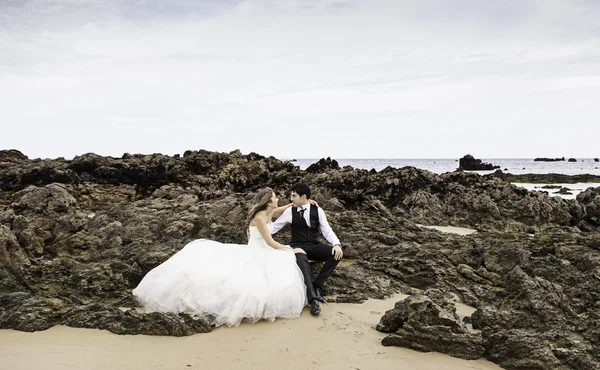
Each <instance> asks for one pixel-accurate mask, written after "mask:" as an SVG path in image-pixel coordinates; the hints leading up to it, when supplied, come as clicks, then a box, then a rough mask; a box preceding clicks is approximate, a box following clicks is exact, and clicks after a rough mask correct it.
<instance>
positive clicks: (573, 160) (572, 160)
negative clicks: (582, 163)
mask: <svg viewBox="0 0 600 370" xmlns="http://www.w3.org/2000/svg"><path fill="white" fill-rule="evenodd" d="M569 162H577V159H575V158H569Z"/></svg>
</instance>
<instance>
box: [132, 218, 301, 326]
mask: <svg viewBox="0 0 600 370" xmlns="http://www.w3.org/2000/svg"><path fill="white" fill-rule="evenodd" d="M272 227H273V226H272V224H269V228H270V229H271V228H272ZM133 296H134V298H135V299H136V301H137V302H138V303H139V304H140V305H141V306H142V307H143V309H144V310H145V311H146V312H156V311H158V312H173V313H179V312H187V313H190V314H193V315H197V316H202V317H204V318H206V319H207V320H208V321H209V322H210V323H211V324H213V325H215V326H220V325H227V326H237V325H239V324H240V322H241V321H242V320H244V321H248V322H256V321H258V320H261V319H264V320H268V321H273V320H275V318H277V317H280V318H297V317H299V316H300V313H301V312H302V309H303V307H304V306H305V305H306V286H305V285H304V278H303V276H302V272H301V271H300V268H299V267H298V265H297V264H296V257H295V255H294V252H293V251H291V250H276V249H273V248H271V247H269V246H268V245H267V243H266V242H265V240H264V239H263V238H262V236H261V235H260V232H259V231H258V228H256V227H255V226H250V240H249V241H248V245H242V244H225V243H219V242H216V241H213V240H206V239H199V240H194V241H192V242H190V243H188V244H187V245H186V246H185V247H183V249H181V250H180V251H179V252H177V253H176V254H174V255H173V256H172V257H171V258H169V259H168V260H167V261H165V262H163V263H162V264H161V265H159V266H157V267H155V268H154V269H152V270H151V271H150V272H148V274H147V275H146V276H145V277H144V278H143V279H142V281H141V282H140V284H139V285H138V286H137V288H135V289H134V290H133Z"/></svg>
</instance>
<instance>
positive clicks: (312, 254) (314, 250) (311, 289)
mask: <svg viewBox="0 0 600 370" xmlns="http://www.w3.org/2000/svg"><path fill="white" fill-rule="evenodd" d="M291 247H292V248H301V249H303V250H304V251H305V252H306V254H302V253H296V262H297V263H298V267H300V271H302V274H303V275H304V284H305V285H306V298H307V299H308V302H309V303H311V302H312V301H313V300H314V299H315V297H316V293H315V289H316V288H319V289H320V290H323V287H324V286H325V282H326V281H327V278H328V277H329V275H331V273H332V272H333V270H334V269H335V267H336V266H337V265H338V263H339V262H340V261H336V260H335V259H334V258H333V254H331V251H332V250H333V247H331V246H329V245H326V244H323V243H308V244H294V245H292V246H291ZM309 260H312V261H320V262H325V264H324V265H323V267H322V268H321V272H319V275H318V276H317V278H316V279H315V281H314V282H313V281H312V271H311V268H310V264H309V262H308V261H309Z"/></svg>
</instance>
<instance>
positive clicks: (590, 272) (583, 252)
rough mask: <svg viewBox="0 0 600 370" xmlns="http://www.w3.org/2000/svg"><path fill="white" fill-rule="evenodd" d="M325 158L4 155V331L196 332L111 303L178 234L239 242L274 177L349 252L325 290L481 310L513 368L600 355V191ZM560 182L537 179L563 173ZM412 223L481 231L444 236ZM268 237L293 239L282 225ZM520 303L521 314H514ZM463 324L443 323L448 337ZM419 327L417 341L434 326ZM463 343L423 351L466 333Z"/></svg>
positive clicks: (575, 362)
mask: <svg viewBox="0 0 600 370" xmlns="http://www.w3.org/2000/svg"><path fill="white" fill-rule="evenodd" d="M324 162H325V164H326V165H325V166H322V167H321V168H320V169H318V170H316V171H315V172H307V171H302V170H300V169H299V168H298V167H295V166H294V165H293V164H291V163H289V162H282V161H279V160H277V159H275V158H273V157H263V156H260V155H258V154H256V153H251V154H248V155H243V154H241V153H240V152H239V151H234V152H232V153H213V152H207V151H202V150H200V151H187V152H185V153H184V154H183V155H182V156H173V157H170V156H165V155H161V154H155V155H140V154H126V155H123V157H122V158H111V157H101V156H96V155H94V154H86V155H83V156H80V157H77V158H76V159H74V160H73V161H66V160H64V159H56V160H29V159H22V160H20V161H17V162H6V161H5V162H2V163H0V188H1V189H2V191H0V307H2V311H0V327H10V328H16V329H19V330H29V331H31V330H42V329H43V328H47V327H50V326H52V325H55V324H59V323H63V324H68V325H73V326H82V327H101V328H105V329H108V330H113V331H115V332H120V333H128V332H130V331H129V330H133V329H131V328H133V327H134V326H135V325H137V326H139V328H140V329H139V330H140V331H139V332H143V333H147V334H168V335H187V334H188V333H193V332H201V331H202V330H204V329H203V326H202V324H201V323H198V322H196V321H190V320H193V318H190V317H187V316H184V317H180V316H169V315H167V316H160V317H154V316H152V315H149V316H144V315H142V316H139V317H138V316H136V315H141V314H138V313H137V312H135V311H131V310H129V311H126V312H122V311H120V310H119V311H118V312H117V311H116V310H118V307H134V306H135V302H134V301H133V299H132V296H131V290H132V289H133V288H134V287H135V286H136V285H137V284H138V283H139V281H140V280H141V279H142V278H143V276H144V275H145V274H146V273H147V272H148V271H150V270H151V269H152V268H154V267H155V266H157V265H159V264H160V263H162V262H164V261H165V260H166V259H168V258H169V257H170V256H172V255H173V254H174V253H176V252H177V251H178V250H180V249H181V248H182V247H183V246H184V245H185V244H186V243H187V242H189V241H191V240H193V239H198V238H208V239H213V240H218V241H221V242H231V243H245V242H246V238H247V236H246V228H247V220H246V216H247V211H248V206H249V204H250V202H251V201H252V198H253V196H254V194H255V192H256V190H257V189H259V188H261V187H263V186H271V187H273V188H274V189H275V191H276V192H277V194H278V196H279V197H280V198H281V199H285V198H286V197H287V196H288V195H289V189H290V188H291V187H292V185H293V184H294V183H296V182H298V181H300V180H303V181H307V182H308V183H309V184H310V185H311V188H312V192H313V196H312V197H313V198H314V199H315V200H317V201H318V202H319V204H320V205H321V206H323V207H324V209H325V210H326V211H327V215H328V220H329V222H330V223H331V224H332V226H333V228H334V230H335V231H336V233H337V234H338V236H339V237H340V239H341V240H342V243H343V244H344V245H345V246H346V250H345V258H346V261H345V262H344V263H342V264H340V266H339V267H338V268H337V269H336V271H335V273H334V274H333V275H332V277H331V278H330V280H329V283H328V286H327V287H326V289H327V293H328V294H331V295H332V296H333V297H337V298H336V299H337V301H339V302H361V301H363V300H365V299H367V298H383V297H385V296H387V295H390V294H392V293H394V292H398V291H402V292H411V293H415V292H416V291H418V290H419V289H422V290H427V289H439V290H440V291H443V292H445V293H449V292H452V293H454V294H455V295H456V296H458V297H459V298H460V300H461V301H462V302H464V303H466V304H469V305H471V306H473V307H477V308H478V310H479V313H478V314H477V315H475V316H474V317H473V319H472V321H473V324H474V325H478V327H481V328H482V331H483V332H482V334H480V337H481V338H483V340H482V341H481V344H480V345H481V346H483V347H484V348H485V353H484V356H485V357H487V358H490V359H493V360H494V361H496V362H498V363H501V364H506V366H507V367H509V368H515V369H516V368H520V369H526V368H528V366H529V368H535V366H537V367H538V368H540V367H543V366H550V367H555V368H564V369H569V368H573V369H580V368H590V367H589V365H590V364H592V365H593V364H594V363H597V362H598V361H599V358H598V355H597V354H598V353H599V352H600V341H599V340H598V335H600V332H599V329H598V328H599V327H600V284H598V280H599V279H600V265H599V264H600V237H598V235H599V234H598V232H599V230H600V224H599V223H598V221H599V217H600V214H599V213H600V212H599V210H600V204H599V203H598V202H599V199H600V197H599V195H600V189H599V188H592V189H587V190H586V191H584V192H582V193H581V194H579V196H578V197H577V198H576V199H571V200H566V199H562V198H559V197H550V196H549V195H547V194H541V193H539V192H529V191H527V190H526V189H523V188H519V187H516V186H514V185H512V184H511V183H510V182H508V181H512V180H510V179H511V177H510V174H496V175H486V176H480V175H478V174H477V173H472V172H460V173H459V172H452V173H446V174H442V175H436V174H434V173H431V172H429V171H425V170H419V169H417V168H414V167H405V168H400V169H395V168H391V167H388V168H386V169H384V170H382V171H379V172H377V171H374V170H371V171H367V170H359V169H353V168H351V167H344V168H339V167H336V166H335V165H334V164H333V160H332V161H331V162H327V160H324ZM573 178H575V177H573ZM565 179H566V180H567V181H564V179H561V181H548V180H547V179H546V181H543V182H546V183H558V182H571V181H569V179H570V178H569V177H566V178H565ZM577 179H578V181H580V180H579V178H577ZM523 182H528V181H523ZM417 223H419V224H425V225H432V224H437V225H453V226H462V227H471V228H475V229H477V230H478V233H475V234H472V235H469V236H458V235H452V234H442V233H440V232H437V231H433V230H429V229H425V228H421V227H419V226H418V225H417ZM276 239H277V240H280V241H287V240H289V230H287V229H285V230H283V231H282V232H280V233H278V234H277V235H276ZM315 267H316V268H317V267H318V266H315ZM517 269H520V270H521V271H522V272H523V274H525V275H523V274H520V273H517V271H518V270H517ZM525 276H527V278H526V277H525ZM520 281H521V283H519V282H520ZM530 282H533V283H530ZM543 289H545V290H543ZM544 294H546V295H547V297H543V295H544ZM430 295H431V294H430ZM538 296H539V297H541V298H540V299H541V300H540V301H539V302H538V301H536V300H537V298H535V299H534V298H531V297H538ZM527 297H530V298H527ZM551 297H552V298H551ZM429 299H432V301H433V302H434V303H435V304H437V305H438V306H440V307H444V306H443V304H442V303H439V302H438V303H436V302H437V301H435V299H434V298H432V297H429ZM536 302H537V303H536ZM536 304H537V305H538V306H539V307H540V309H539V310H538V311H536V309H535V308H536V307H538V306H536ZM530 306H531V307H533V308H531V307H530ZM515 307H525V308H523V309H521V310H516V313H511V310H512V311H515V310H514V308H515ZM440 312H442V311H440ZM478 315H479V316H478ZM536 315H537V316H536ZM103 316H105V318H103ZM423 317H426V316H423ZM546 318H549V319H546ZM119 320H121V321H122V322H123V325H121V326H118V325H116V326H115V325H114V324H112V323H113V322H115V321H119ZM136 320H137V321H136ZM544 320H548V322H551V323H552V325H553V327H552V330H550V329H549V327H548V326H544V325H542V324H540V322H542V321H544ZM134 323H135V325H134ZM418 323H419V325H424V324H423V323H424V321H422V320H421V321H418ZM198 325H199V326H198ZM415 325H417V324H415ZM456 325H457V324H448V326H444V325H442V329H440V332H443V333H446V334H447V335H446V337H445V338H446V339H447V340H448V341H449V340H450V338H454V335H455V334H456V333H455V330H456V328H457V327H459V326H456ZM415 327H416V326H415ZM409 329H410V325H409V326H405V327H404V330H407V333H406V335H408V334H410V335H412V336H414V337H415V338H417V337H418V334H419V332H418V331H417V330H413V331H409ZM424 333H428V334H427V335H425V334H424V335H423V336H422V337H420V338H419V339H418V341H419V342H418V343H421V344H422V346H423V347H422V348H421V350H426V347H427V346H429V344H431V343H432V339H433V338H434V334H435V333H433V331H431V330H430V331H427V332H424ZM471 334H473V333H471ZM457 335H458V334H457ZM456 338H459V339H456V340H457V342H452V343H450V342H444V343H447V344H445V345H444V346H443V347H444V348H439V349H437V348H430V349H427V350H431V349H433V350H441V351H445V352H452V351H454V349H456V351H459V349H458V347H460V346H459V345H457V344H456V343H463V344H464V343H473V341H472V340H471V339H468V340H469V342H461V341H462V340H463V339H464V338H465V337H464V336H462V334H461V336H458V337H456ZM460 338H463V339H460ZM467 338H470V337H469V335H467ZM477 341H478V340H477ZM427 343H429V344H427ZM389 344H397V345H404V342H402V341H395V342H390V343H389ZM407 345H410V344H407ZM432 345H433V344H432ZM463 346H464V345H463ZM469 346H470V345H469ZM469 348H470V347H469ZM473 348H479V347H476V346H474V347H473ZM479 350H480V349H477V351H473V352H471V351H470V350H469V352H468V353H469V354H467V355H468V356H475V355H474V354H473V353H475V354H476V353H479ZM511 351H512V352H511ZM527 351H529V352H527ZM457 353H458V352H457ZM511 353H515V357H514V358H515V359H514V361H511V360H509V359H508V358H509V356H510V354H511ZM527 353H531V355H530V356H529V357H527V355H526V354H527ZM463 355H464V354H463ZM591 368H593V367H591Z"/></svg>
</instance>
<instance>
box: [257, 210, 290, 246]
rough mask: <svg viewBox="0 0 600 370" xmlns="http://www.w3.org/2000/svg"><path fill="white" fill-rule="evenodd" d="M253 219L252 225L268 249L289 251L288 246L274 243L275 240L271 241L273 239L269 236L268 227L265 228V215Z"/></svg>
mask: <svg viewBox="0 0 600 370" xmlns="http://www.w3.org/2000/svg"><path fill="white" fill-rule="evenodd" d="M254 218H255V221H254V225H255V226H256V227H257V228H258V232H259V233H260V236H262V237H263V239H264V240H265V242H267V244H268V245H269V247H271V248H273V249H291V248H290V247H289V246H287V245H283V244H281V243H279V242H277V241H275V239H273V237H272V236H271V231H269V227H268V226H267V221H268V220H267V217H266V215H256V216H254ZM269 221H270V220H269Z"/></svg>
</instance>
